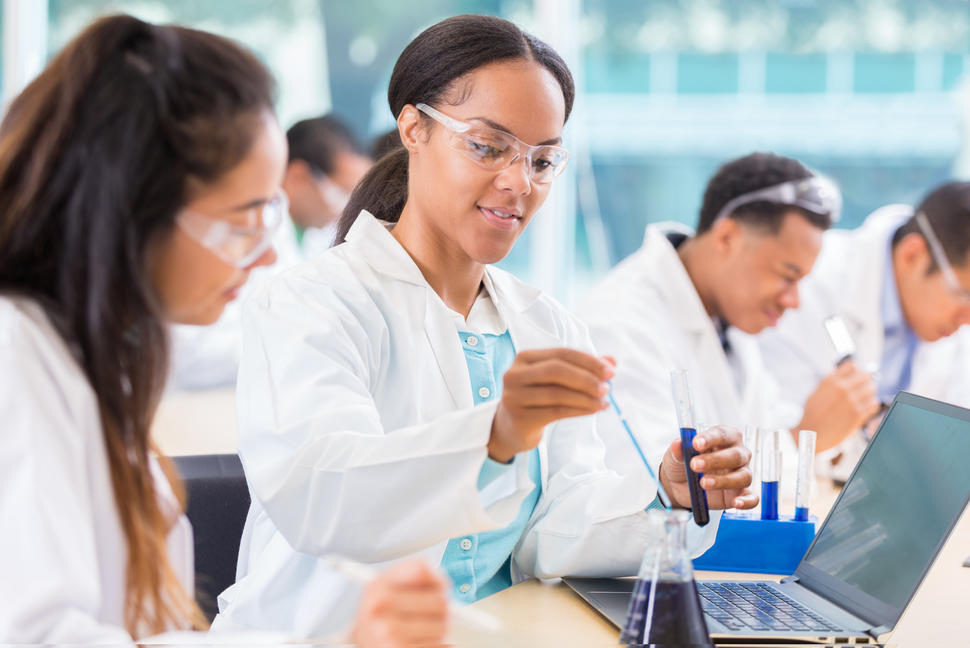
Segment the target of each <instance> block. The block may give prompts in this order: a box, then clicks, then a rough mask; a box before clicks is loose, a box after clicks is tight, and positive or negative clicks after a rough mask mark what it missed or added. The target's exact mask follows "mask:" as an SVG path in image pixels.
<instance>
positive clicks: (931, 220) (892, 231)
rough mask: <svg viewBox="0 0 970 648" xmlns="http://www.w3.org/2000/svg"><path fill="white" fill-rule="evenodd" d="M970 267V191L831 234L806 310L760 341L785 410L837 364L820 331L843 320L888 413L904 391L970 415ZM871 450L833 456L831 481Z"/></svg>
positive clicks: (955, 188) (843, 448)
mask: <svg viewBox="0 0 970 648" xmlns="http://www.w3.org/2000/svg"><path fill="white" fill-rule="evenodd" d="M968 258H970V182H950V183H947V184H944V185H942V186H940V187H938V188H937V189H935V190H934V191H933V192H931V193H930V194H929V195H928V196H927V197H926V198H925V199H924V200H923V202H922V203H921V204H920V205H919V206H918V207H917V208H916V209H915V210H914V209H913V208H912V207H910V206H908V205H888V206H886V207H883V208H881V209H879V210H877V211H875V212H873V213H872V214H871V215H870V216H869V217H868V218H867V219H866V221H865V222H864V223H863V224H862V226H861V227H859V228H858V229H855V230H838V231H835V230H834V231H831V232H827V233H826V234H825V236H824V237H823V245H822V252H821V254H820V255H819V259H818V263H816V265H815V268H814V269H813V270H812V272H811V274H810V275H809V276H808V277H806V279H805V281H804V282H803V288H802V305H801V307H800V308H799V309H798V310H797V311H792V312H789V313H786V314H785V316H784V317H783V318H782V319H781V321H780V322H779V325H778V327H777V328H776V329H774V330H772V331H766V332H765V333H763V334H762V335H761V336H760V337H759V342H760V344H761V349H762V352H763V354H764V357H765V361H766V364H767V367H768V369H769V371H770V372H771V373H772V374H773V375H774V376H775V378H776V379H777V382H778V383H779V385H780V387H781V398H782V400H783V401H785V402H787V403H788V404H789V405H796V406H797V404H798V403H801V402H803V401H804V399H805V396H806V394H808V393H809V392H810V391H811V389H812V385H814V384H815V383H816V382H818V380H819V377H820V376H822V375H824V374H825V373H827V372H828V371H830V370H831V367H832V366H834V365H835V363H836V362H838V361H839V359H840V358H838V357H836V356H837V354H836V351H835V348H834V347H833V345H832V344H831V342H830V341H829V339H828V337H827V336H826V333H825V329H824V327H823V325H822V322H823V321H824V320H825V319H826V318H829V317H831V316H833V315H838V316H840V317H841V318H842V319H843V320H844V322H845V324H846V327H847V329H848V331H849V334H850V335H851V337H852V338H853V340H854V342H855V346H856V353H855V355H854V359H855V362H856V364H857V365H859V366H860V367H864V368H866V369H868V370H870V371H871V372H873V374H874V375H875V377H876V383H877V387H878V397H879V399H880V400H881V401H882V402H883V403H889V402H891V401H892V399H893V397H894V396H895V395H896V393H897V392H898V391H900V390H906V391H912V392H916V393H918V394H921V395H923V396H928V397H931V398H937V399H940V400H945V401H949V402H952V403H955V404H957V405H962V406H964V407H967V406H970V329H967V328H963V329H961V327H962V326H963V325H964V324H968V323H970V260H968ZM795 415H796V416H797V411H796V412H795ZM864 447H865V440H864V438H863V437H862V435H851V436H850V437H849V438H848V439H847V440H846V442H845V443H843V444H842V445H840V446H839V447H838V448H836V449H834V450H833V452H832V453H830V456H829V460H830V462H834V464H835V465H834V466H833V467H832V469H831V470H832V474H833V476H834V477H837V478H845V477H847V476H848V474H849V472H851V469H852V467H853V465H854V463H855V459H857V458H858V456H859V455H860V454H861V450H862V449H863V448H864ZM823 465H825V464H823Z"/></svg>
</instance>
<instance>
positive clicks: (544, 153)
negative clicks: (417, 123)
mask: <svg viewBox="0 0 970 648" xmlns="http://www.w3.org/2000/svg"><path fill="white" fill-rule="evenodd" d="M415 107H416V108H417V109H418V110H420V111H421V112H423V113H424V114H426V115H427V116H429V117H431V118H432V119H433V120H435V121H436V122H438V123H439V124H441V125H442V126H444V127H445V128H447V129H448V131H449V133H448V138H447V139H448V145H449V146H450V147H451V148H453V149H454V150H456V151H458V152H459V153H461V154H462V155H464V156H465V157H467V158H468V159H470V160H471V161H473V162H475V164H477V165H478V166H480V167H482V168H483V169H488V170H489V171H501V170H503V169H507V168H509V167H510V166H512V165H513V164H515V163H516V162H518V161H519V160H523V159H524V160H525V161H526V162H527V163H528V166H527V168H528V170H529V178H530V179H531V180H532V182H534V183H536V184H548V183H550V182H552V180H553V178H555V177H556V176H558V175H559V174H560V173H562V172H563V170H564V169H565V168H566V163H567V162H568V161H569V151H567V150H566V149H564V148H563V147H561V146H550V145H544V146H531V145H529V144H526V143H525V142H523V141H522V140H520V139H519V138H518V137H516V136H515V135H512V134H511V133H506V132H505V131H502V130H499V129H497V128H492V127H490V126H485V125H484V124H470V123H468V122H463V121H458V120H457V119H452V118H451V117H449V116H448V115H445V114H442V113H440V112H438V111H437V110H435V109H434V108H432V107H431V106H429V105H428V104H424V103H419V104H417V105H416V106H415Z"/></svg>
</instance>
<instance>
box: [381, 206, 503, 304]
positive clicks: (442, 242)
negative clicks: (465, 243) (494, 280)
mask: <svg viewBox="0 0 970 648" xmlns="http://www.w3.org/2000/svg"><path fill="white" fill-rule="evenodd" d="M416 211H417V210H416V208H415V207H414V206H413V205H412V204H411V203H410V202H408V203H406V204H405V205H404V209H403V211H402V212H401V219H400V220H399V221H398V222H397V225H395V226H394V229H392V230H391V236H393V237H394V238H395V239H397V242H398V243H400V244H401V247H403V248H404V250H405V251H406V252H407V253H408V254H409V255H410V256H411V259H413V260H414V263H415V265H417V266H418V269H419V270H421V274H422V275H424V279H425V281H427V282H428V285H429V286H431V289H432V290H434V291H435V293H437V295H438V296H439V297H440V298H441V301H443V302H444V303H445V305H446V306H448V308H450V309H452V310H453V311H455V312H457V313H460V314H461V315H462V316H463V317H468V313H469V311H471V308H472V305H473V304H474V303H475V298H476V297H477V296H478V292H479V290H480V289H481V284H482V277H483V276H484V274H485V265H484V264H482V263H479V262H477V261H475V260H474V259H472V258H470V257H469V256H468V255H467V254H465V252H464V251H463V250H462V249H461V248H460V247H459V246H458V245H457V244H456V243H455V241H453V240H451V239H449V238H448V237H447V236H445V235H444V233H443V232H441V231H438V230H437V229H435V228H433V227H431V226H430V225H429V223H430V222H431V221H430V219H428V218H422V217H421V215H420V214H418V213H416Z"/></svg>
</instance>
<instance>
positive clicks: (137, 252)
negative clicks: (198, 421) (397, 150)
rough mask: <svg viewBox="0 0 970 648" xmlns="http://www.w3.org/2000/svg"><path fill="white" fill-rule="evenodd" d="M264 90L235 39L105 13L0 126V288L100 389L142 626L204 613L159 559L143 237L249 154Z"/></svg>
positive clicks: (156, 325) (153, 314) (156, 383)
mask: <svg viewBox="0 0 970 648" xmlns="http://www.w3.org/2000/svg"><path fill="white" fill-rule="evenodd" d="M274 93H275V89H274V83H273V80H272V77H271V75H270V73H269V72H268V71H267V70H266V68H265V66H263V65H262V64H261V63H260V62H259V61H258V60H257V59H256V58H255V57H254V56H253V55H252V54H250V53H248V52H247V51H245V50H244V49H243V48H241V47H239V46H238V45H236V44H234V43H232V42H231V41H229V40H226V39H224V38H221V37H218V36H214V35H212V34H207V33H205V32H200V31H195V30H191V29H185V28H180V27H171V26H155V25H150V24H148V23H145V22H142V21H140V20H136V19H135V18H132V17H130V16H113V17H109V18H104V19H101V20H99V21H97V22H95V23H94V24H93V25H91V26H90V27H88V28H87V29H86V30H85V31H84V32H83V33H82V34H81V35H80V36H78V37H77V38H75V39H74V40H73V41H72V42H71V43H69V44H68V45H67V46H66V47H65V48H64V49H63V51H62V52H61V53H60V54H59V55H58V56H57V57H56V58H55V59H54V60H53V61H51V63H50V65H48V66H47V68H46V69H45V70H44V71H43V73H42V74H41V75H40V76H39V77H38V78H37V79H36V80H35V81H34V82H33V83H31V84H30V85H29V86H28V87H27V88H26V89H25V90H24V91H23V93H22V94H21V95H20V96H18V97H17V98H16V99H15V100H14V101H13V103H12V104H11V106H10V109H9V111H8V113H7V115H6V117H5V118H4V120H3V123H2V125H0V292H2V293H6V294H19V295H23V296H27V297H30V298H33V299H35V300H36V301H37V302H39V303H40V304H41V305H42V306H43V307H44V309H45V310H46V312H47V314H48V315H49V318H50V320H51V321H52V322H53V323H54V324H55V326H57V328H58V330H59V331H60V333H61V334H62V335H63V337H64V338H65V341H66V342H67V343H68V345H69V346H70V348H71V349H72V350H73V351H74V353H75V354H76V357H77V360H78V363H79V365H80V366H81V368H82V369H83V371H84V373H85V375H86V376H87V379H88V380H89V381H90V384H91V387H92V389H93V391H94V394H95V396H96V398H97V403H98V407H99V411H100V416H101V424H102V427H103V434H104V439H105V445H106V447H107V452H108V460H109V465H110V469H111V479H112V485H113V489H114V495H115V500H116V503H117V506H118V512H119V517H120V520H121V525H122V528H123V531H124V534H125V538H126V540H127V549H128V555H127V558H128V569H127V581H126V587H127V593H128V595H127V596H126V597H125V601H126V609H125V623H126V626H127V627H128V629H129V631H130V632H131V633H132V634H133V635H136V636H137V634H138V633H140V632H143V631H147V632H156V631H159V630H162V629H163V628H164V627H166V626H170V625H172V624H177V625H180V626H184V625H185V624H186V623H191V624H193V625H196V626H199V625H204V623H205V620H204V618H202V616H201V613H200V612H199V611H198V608H197V607H196V606H195V603H194V601H193V599H192V596H191V595H190V594H189V593H186V592H184V591H183V590H182V588H181V587H180V586H179V585H178V582H177V579H176V577H175V575H174V572H173V570H172V568H171V566H170V564H169V562H168V558H167V555H166V551H165V537H166V535H167V532H168V530H169V528H170V526H171V524H172V522H173V521H172V520H171V519H167V518H166V516H165V515H164V514H163V512H162V511H161V510H160V507H159V503H158V497H157V494H156V491H155V488H154V482H153V480H152V475H151V473H150V470H149V453H150V451H151V447H150V440H149V426H150V422H151V420H152V417H153V415H154V412H155V408H156V405H157V403H158V399H159V397H160V394H161V390H162V387H163V384H164V379H165V374H166V371H167V359H168V351H169V348H168V340H167V337H166V332H165V322H164V314H163V312H162V306H161V304H160V303H159V301H158V298H157V296H156V294H155V291H154V290H153V288H152V285H151V281H150V277H149V267H148V260H147V259H146V256H147V254H148V250H149V249H150V246H149V244H150V242H152V241H154V240H159V237H164V236H166V235H168V234H170V233H171V231H172V228H173V225H174V220H175V215H176V212H177V211H178V210H179V208H180V207H181V206H183V205H184V204H185V203H186V202H187V201H188V199H189V198H190V196H191V192H192V190H193V189H194V188H196V187H204V186H206V184H208V183H211V182H212V181H214V180H216V179H218V178H219V177H221V176H222V175H223V174H224V173H225V172H226V171H228V170H229V169H231V168H232V167H234V166H235V165H236V164H237V163H238V162H239V161H241V160H242V158H243V157H245V155H246V154H247V153H248V151H249V149H250V147H251V145H252V140H253V138H254V137H255V133H256V124H257V123H258V120H259V119H261V117H262V115H263V114H264V112H265V111H272V109H273V108H272V106H273V95H274ZM173 485H174V486H175V487H176V489H178V487H179V484H178V483H177V479H175V480H174V484H173Z"/></svg>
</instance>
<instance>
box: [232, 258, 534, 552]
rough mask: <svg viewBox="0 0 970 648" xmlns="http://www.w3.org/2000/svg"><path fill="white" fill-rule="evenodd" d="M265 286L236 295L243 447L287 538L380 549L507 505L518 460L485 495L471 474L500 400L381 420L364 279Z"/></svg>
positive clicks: (381, 344) (494, 524) (305, 546)
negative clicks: (507, 482) (426, 417)
mask: <svg viewBox="0 0 970 648" xmlns="http://www.w3.org/2000/svg"><path fill="white" fill-rule="evenodd" d="M346 280H347V281H348V282H350V281H355V279H354V278H352V277H347V278H346ZM268 288H269V290H266V291H261V292H260V293H258V294H256V295H254V298H253V299H252V300H249V302H247V304H246V305H245V307H244V315H243V354H242V362H241V364H240V372H239V383H238V388H237V398H238V411H239V422H240V429H239V452H240V457H241V458H242V461H243V464H244V466H245V469H246V477H247V480H248V482H249V484H250V488H251V490H252V492H253V495H254V496H255V497H256V498H258V500H259V502H260V504H261V505H262V506H263V508H264V509H265V511H266V513H267V514H268V515H269V517H270V518H271V520H272V521H273V523H274V525H275V526H276V527H277V529H278V530H279V531H280V532H281V533H282V535H283V536H284V537H285V538H286V540H287V542H288V543H289V544H290V546H292V547H293V548H294V549H295V550H297V551H300V552H304V553H309V554H315V555H322V554H326V553H336V554H340V555H344V556H347V557H350V558H354V559H357V560H361V561H365V562H378V561H385V560H391V559H394V558H398V557H401V556H405V555H409V554H412V553H416V552H418V551H420V550H421V549H423V548H426V547H428V546H430V545H433V544H436V543H439V542H441V541H444V540H447V539H449V538H451V537H454V536H457V535H461V534H463V533H477V532H479V531H484V530H488V529H493V528H498V527H501V526H504V525H506V524H508V523H510V522H511V521H512V520H513V519H514V517H515V515H516V514H517V513H518V508H519V506H520V505H521V502H522V501H523V499H524V498H525V496H526V494H527V493H528V491H529V490H530V489H531V482H529V480H528V475H527V474H526V467H525V465H524V464H525V462H518V463H521V464H523V465H522V466H521V467H518V468H517V478H516V479H515V480H512V481H513V482H514V483H515V486H514V487H513V488H510V489H509V492H505V493H503V495H502V496H499V497H495V496H494V495H495V493H494V492H493V493H491V495H492V496H491V498H490V499H489V501H488V503H487V505H485V504H484V503H483V502H484V500H482V498H481V497H480V495H481V493H480V491H479V489H478V484H477V482H478V475H479V472H480V471H481V468H482V464H483V462H484V461H485V458H486V456H487V450H486V446H487V443H488V439H489V435H490V433H491V424H492V418H493V416H494V413H495V407H496V403H494V402H493V403H490V404H483V405H480V406H477V407H472V408H468V409H463V410H458V411H453V412H450V413H447V414H445V415H442V416H439V417H437V418H433V419H432V420H430V421H428V422H425V423H421V424H416V425H411V426H409V427H403V428H399V429H394V430H386V429H385V428H384V426H383V424H382V420H381V415H380V413H379V412H378V409H377V407H376V404H375V400H374V398H373V396H372V394H371V389H376V388H377V387H376V386H375V387H372V385H377V384H379V383H380V382H381V380H380V376H379V375H376V374H379V372H381V371H382V361H381V358H382V357H386V356H387V355H388V354H389V353H390V351H389V349H388V345H389V336H388V335H387V331H386V325H385V324H384V322H385V320H384V318H383V317H382V315H381V313H380V312H378V310H377V308H376V307H375V306H374V305H373V304H372V303H370V302H369V301H367V299H366V292H365V291H363V290H360V289H359V287H357V288H355V289H354V290H350V289H345V290H346V293H345V294H336V291H337V290H339V288H328V287H321V286H314V290H315V291H316V292H315V294H314V297H313V299H312V300H311V299H308V298H306V297H305V296H304V295H303V294H302V291H303V289H304V288H305V286H303V285H302V284H295V285H294V286H290V285H289V284H288V282H287V279H286V277H285V276H281V277H280V278H279V280H278V281H276V282H274V283H272V284H271V285H269V286H268ZM458 430H461V432H462V433H461V434H456V431H458ZM415 520H420V521H421V522H420V523H415Z"/></svg>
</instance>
